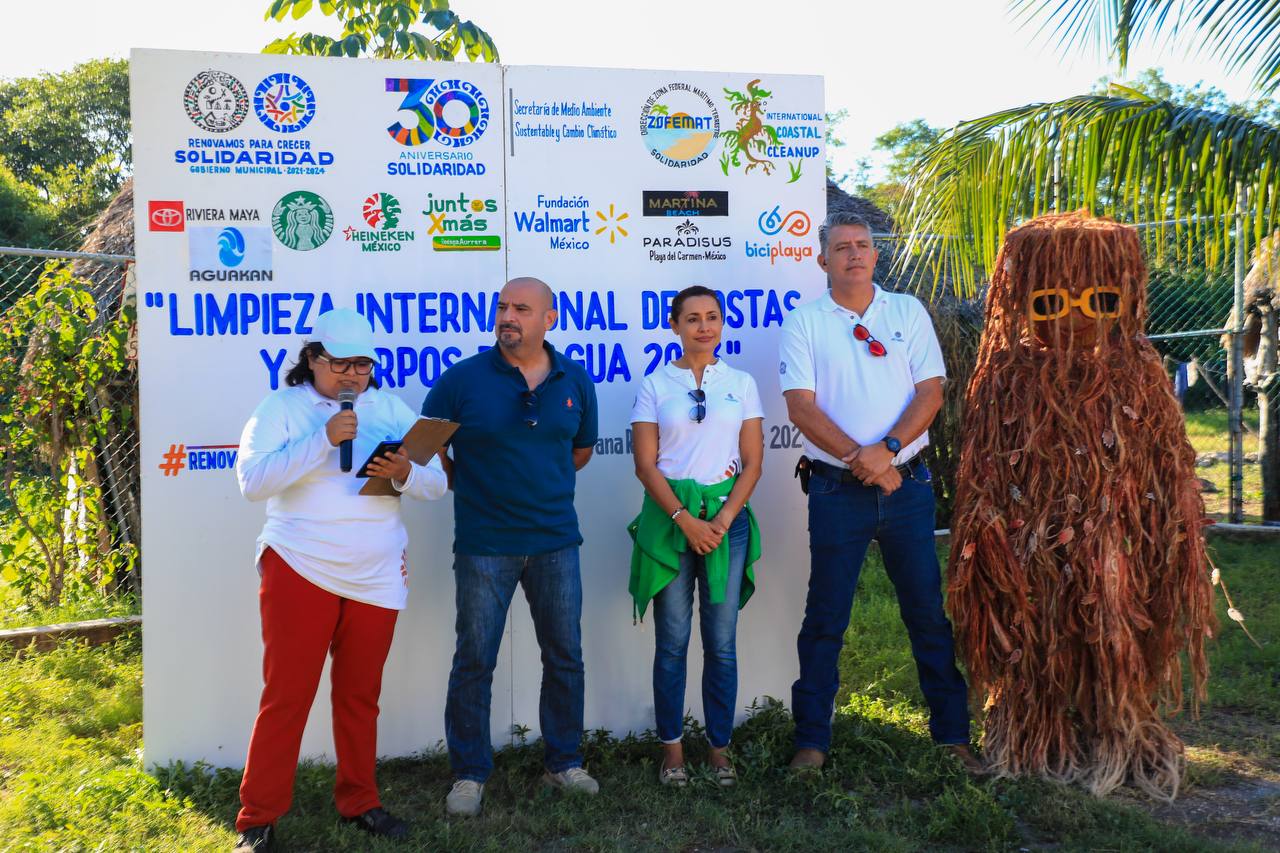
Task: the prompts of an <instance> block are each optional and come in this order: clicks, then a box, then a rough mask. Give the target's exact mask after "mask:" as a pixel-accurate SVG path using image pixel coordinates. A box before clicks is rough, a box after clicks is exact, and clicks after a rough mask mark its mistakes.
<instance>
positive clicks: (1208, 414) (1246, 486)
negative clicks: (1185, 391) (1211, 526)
mask: <svg viewBox="0 0 1280 853" xmlns="http://www.w3.org/2000/svg"><path fill="white" fill-rule="evenodd" d="M1227 420H1228V418H1227V411H1226V409H1208V410H1205V411H1199V412H1187V413H1186V422H1187V438H1188V439H1189V440H1190V441H1191V446H1192V447H1193V448H1195V451H1196V453H1197V454H1201V453H1225V452H1226V451H1227V449H1228V447H1229V446H1230V440H1231V437H1230V433H1229V431H1228V429H1227ZM1244 422H1245V424H1246V425H1248V427H1251V428H1252V429H1253V430H1254V432H1252V433H1251V432H1249V430H1248V429H1246V430H1245V434H1244V452H1245V454H1246V455H1247V454H1250V453H1255V452H1257V449H1258V447H1257V445H1258V439H1257V429H1258V410H1257V408H1256V407H1255V408H1252V409H1246V410H1245V411H1244ZM1196 473H1197V475H1199V476H1200V477H1202V478H1203V479H1205V480H1208V481H1209V482H1210V483H1213V485H1214V486H1215V487H1217V489H1218V491H1216V492H1206V493H1205V495H1204V508H1205V511H1206V512H1207V513H1208V514H1209V516H1210V517H1211V518H1216V519H1218V520H1226V518H1227V516H1228V514H1229V513H1230V510H1231V506H1230V500H1231V480H1230V478H1231V466H1230V465H1228V464H1227V463H1226V462H1218V463H1216V464H1213V465H1210V466H1208V467H1206V468H1197V469H1196ZM1243 473H1244V480H1243V481H1242V482H1241V496H1242V497H1243V499H1244V520H1245V521H1246V522H1257V521H1261V520H1262V469H1261V468H1260V467H1259V466H1258V465H1257V463H1248V462H1246V463H1245V465H1244V472H1243Z"/></svg>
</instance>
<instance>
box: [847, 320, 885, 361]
mask: <svg viewBox="0 0 1280 853" xmlns="http://www.w3.org/2000/svg"><path fill="white" fill-rule="evenodd" d="M853 336H854V337H855V338H857V339H858V340H860V341H863V342H864V343H866V345H867V351H868V352H870V353H871V354H872V355H873V356H875V357H876V358H884V357H885V356H886V355H888V354H889V351H888V350H887V349H885V348H884V344H882V343H880V342H879V341H878V340H876V337H875V335H873V334H871V330H870V329H868V328H867V327H866V326H864V325H862V324H861V323H854V324H853Z"/></svg>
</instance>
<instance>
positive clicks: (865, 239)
mask: <svg viewBox="0 0 1280 853" xmlns="http://www.w3.org/2000/svg"><path fill="white" fill-rule="evenodd" d="M818 239H819V243H820V246H821V253H820V254H819V255H818V265H819V266H821V267H822V269H823V270H824V271H825V272H826V273H827V277H828V282H829V285H830V289H829V290H828V291H827V293H825V294H823V295H822V296H821V297H820V298H818V299H817V300H815V301H813V302H810V303H808V304H806V305H802V306H800V307H799V308H797V309H796V310H795V311H793V312H792V313H791V314H790V315H789V316H788V317H787V319H786V321H785V322H784V323H783V325H782V343H781V345H780V353H779V355H780V357H779V363H778V372H779V374H780V376H779V379H780V381H781V385H782V391H783V395H784V396H785V397H786V401H787V413H788V415H789V416H790V418H791V422H792V423H794V424H795V425H796V426H797V427H799V429H800V431H801V432H802V433H803V434H804V439H805V440H804V446H805V455H806V456H807V457H808V458H809V460H810V463H809V464H810V472H811V473H810V477H809V551H810V572H809V595H808V601H807V602H806V605H805V615H804V624H803V626H802V627H801V629H800V636H799V639H798V640H797V647H798V650H799V655H800V678H799V679H797V680H796V682H795V684H794V685H793V686H792V688H791V710H792V713H793V714H794V715H795V720H796V735H795V743H796V755H795V758H793V759H792V762H791V766H792V767H794V768H797V769H800V768H818V767H821V766H822V764H823V762H824V761H825V760H826V754H827V751H828V750H829V749H830V746H831V715H832V711H833V709H834V703H835V696H836V691H837V689H838V688H839V684H840V678H839V672H838V669H837V660H838V658H839V656H840V649H841V646H842V645H843V643H844V632H845V629H846V628H847V627H848V625H849V611H850V609H851V608H852V605H853V593H854V590H855V589H856V588H857V586H858V574H859V572H860V571H861V569H862V561H863V558H864V557H865V556H866V553H867V546H868V545H869V544H870V542H871V540H872V539H875V540H877V541H878V542H879V543H880V551H881V554H882V555H883V556H884V563H885V569H886V571H887V572H888V575H889V579H890V580H891V581H893V585H894V589H895V590H896V591H897V594H898V604H899V611H900V612H901V614H902V621H903V622H904V623H905V625H906V627H907V633H908V634H909V635H910V637H911V653H912V654H913V655H914V657H915V660H916V669H917V672H918V673H919V677H920V689H921V691H922V692H923V693H924V696H925V700H926V702H928V705H929V731H930V733H931V734H932V736H933V739H934V741H935V742H937V743H939V744H943V745H945V746H947V747H948V748H949V749H951V750H952V751H953V752H954V753H955V754H956V755H957V757H959V758H960V760H961V761H962V762H964V764H965V766H966V768H967V769H969V770H971V771H978V770H980V769H981V768H980V765H978V763H977V761H976V759H974V757H973V754H972V753H971V752H970V751H969V709H968V702H967V688H966V686H965V683H964V678H963V676H961V675H960V672H959V670H957V669H956V665H955V651H954V648H953V644H952V635H951V623H950V622H949V621H948V620H947V617H946V614H945V613H944V612H943V609H942V582H941V570H940V568H939V566H938V558H937V553H936V551H935V550H934V538H933V522H934V518H933V515H934V497H933V487H932V486H931V485H930V482H929V480H930V475H929V470H928V469H927V468H926V467H925V466H924V463H923V461H922V460H921V459H920V458H919V455H918V454H919V453H920V451H921V450H923V449H924V447H925V445H927V444H928V443H929V433H928V429H929V424H930V423H932V421H933V418H934V416H935V415H936V414H937V413H938V409H939V408H940V407H941V405H942V383H943V381H944V380H945V378H946V370H945V367H944V366H943V362H942V351H941V349H940V348H939V346H938V339H937V336H936V335H935V334H934V331H933V324H932V323H931V322H930V320H929V315H928V313H927V312H926V311H925V308H924V306H923V305H921V304H920V302H919V300H917V299H916V298H915V297H913V296H909V295H907V294H903V293H888V292H886V291H884V290H882V289H881V288H880V287H879V285H877V284H875V282H873V281H872V272H873V271H874V270H875V265H876V258H877V257H878V255H877V252H876V249H875V245H874V243H873V241H872V238H871V228H870V226H868V225H867V223H866V221H865V220H864V219H862V218H861V217H860V216H857V215H856V214H852V213H832V214H831V215H829V216H828V217H827V219H826V222H824V223H823V225H822V228H821V229H820V230H819V232H818Z"/></svg>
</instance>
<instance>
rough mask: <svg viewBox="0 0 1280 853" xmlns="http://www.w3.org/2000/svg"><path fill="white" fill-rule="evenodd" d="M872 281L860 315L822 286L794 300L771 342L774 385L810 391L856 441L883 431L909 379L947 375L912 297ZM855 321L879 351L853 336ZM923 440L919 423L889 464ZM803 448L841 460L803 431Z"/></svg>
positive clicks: (909, 393) (909, 390)
mask: <svg viewBox="0 0 1280 853" xmlns="http://www.w3.org/2000/svg"><path fill="white" fill-rule="evenodd" d="M874 287H875V294H874V295H873V296H872V298H871V304H870V305H868V306H867V310H866V313H865V314H863V315H862V316H858V315H857V314H855V313H854V312H852V311H850V310H849V309H848V308H845V307H843V306H841V305H839V304H838V303H837V302H836V301H835V300H834V299H832V298H831V291H829V290H828V291H827V292H826V293H824V294H823V295H822V296H821V297H819V298H818V299H815V300H814V301H813V302H809V303H806V304H804V305H801V306H800V307H799V308H797V309H795V310H794V311H792V312H791V313H790V314H789V315H787V318H786V320H784V321H783V323H782V335H781V343H780V344H779V346H778V374H779V375H778V380H779V384H780V385H781V386H782V390H783V391H784V392H785V391H792V390H796V389H802V390H805V391H813V392H814V395H815V398H816V400H817V404H818V408H819V409H821V410H822V411H823V412H824V413H825V414H826V415H827V417H829V418H831V420H832V421H833V422H834V423H835V425H836V426H838V427H840V429H842V430H844V433H845V434H846V435H848V436H849V437H850V438H852V439H853V440H854V441H856V442H857V443H858V444H859V445H868V444H874V443H875V442H877V441H880V440H882V439H883V438H884V437H885V435H887V434H888V432H889V430H890V429H892V428H893V425H894V424H895V423H897V422H898V418H899V417H901V416H902V413H903V411H905V410H906V408H907V404H908V403H910V402H911V400H912V398H913V397H915V395H916V389H915V384H916V383H917V382H923V381H924V380H926V379H932V378H934V377H937V376H941V377H943V378H945V377H946V375H947V371H946V367H945V366H944V364H943V361H942V348H941V347H940V346H938V337H937V335H936V334H934V331H933V323H932V322H931V321H930V319H929V313H928V312H927V311H926V310H925V307H924V305H922V304H921V303H920V300H918V299H916V298H915V297H914V296H911V295H909V294H906V293H889V292H887V291H885V290H883V289H881V287H880V286H879V285H874ZM859 322H860V323H862V325H864V326H866V327H867V329H868V330H869V331H870V332H871V334H872V335H874V336H875V338H876V340H878V341H880V343H882V344H884V347H885V350H886V351H887V354H886V355H885V356H884V357H877V356H873V355H872V354H871V351H870V348H869V347H868V346H867V341H860V340H858V339H857V338H855V337H854V336H853V327H854V325H855V324H857V323H859ZM928 443H929V432H928V431H927V430H926V431H925V432H924V433H922V434H921V435H920V437H919V438H917V439H916V440H915V441H913V442H911V443H910V444H904V445H903V446H902V450H901V451H899V453H898V455H897V456H895V457H894V458H893V464H894V465H901V464H902V463H903V462H906V461H907V460H909V459H911V458H912V457H914V456H915V455H916V454H917V453H919V452H920V451H921V450H923V449H924V448H925V446H926V445H928ZM804 450H805V454H806V455H807V456H808V457H809V458H810V459H821V460H822V461H824V462H827V463H829V464H831V465H840V466H843V465H844V462H842V461H841V460H840V459H838V458H837V457H835V456H832V455H831V454H830V453H827V452H826V451H825V450H822V449H821V448H819V447H817V446H815V445H814V444H813V442H811V441H810V440H809V439H808V437H806V438H805V440H804Z"/></svg>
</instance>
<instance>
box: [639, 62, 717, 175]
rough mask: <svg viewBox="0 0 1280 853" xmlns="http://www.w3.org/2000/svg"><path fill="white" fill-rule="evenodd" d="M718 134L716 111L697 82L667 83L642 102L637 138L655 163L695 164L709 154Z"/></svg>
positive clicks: (680, 166) (670, 164)
mask: <svg viewBox="0 0 1280 853" xmlns="http://www.w3.org/2000/svg"><path fill="white" fill-rule="evenodd" d="M719 136H720V113H719V111H718V110H717V109H716V105H715V104H714V103H713V102H712V100H711V96H710V95H708V94H707V93H706V92H704V91H703V90H702V89H699V88H698V87H697V86H693V85H690V84H688V83H683V82H674V83H668V84H667V85H665V86H663V87H662V88H660V89H658V90H657V91H656V92H654V93H653V94H652V95H650V96H649V98H648V99H647V100H646V101H645V102H644V106H643V107H642V108H641V110H640V138H641V139H642V140H644V144H645V147H646V148H648V149H649V153H650V154H652V155H653V158H654V159H655V160H657V161H658V162H659V163H662V164H663V165H666V166H672V167H675V168H685V167H687V166H695V165H697V164H698V163H701V162H702V161H703V160H705V159H707V157H708V156H709V155H710V154H711V149H712V148H713V147H715V144H716V139H717V138H718V137H719Z"/></svg>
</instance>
